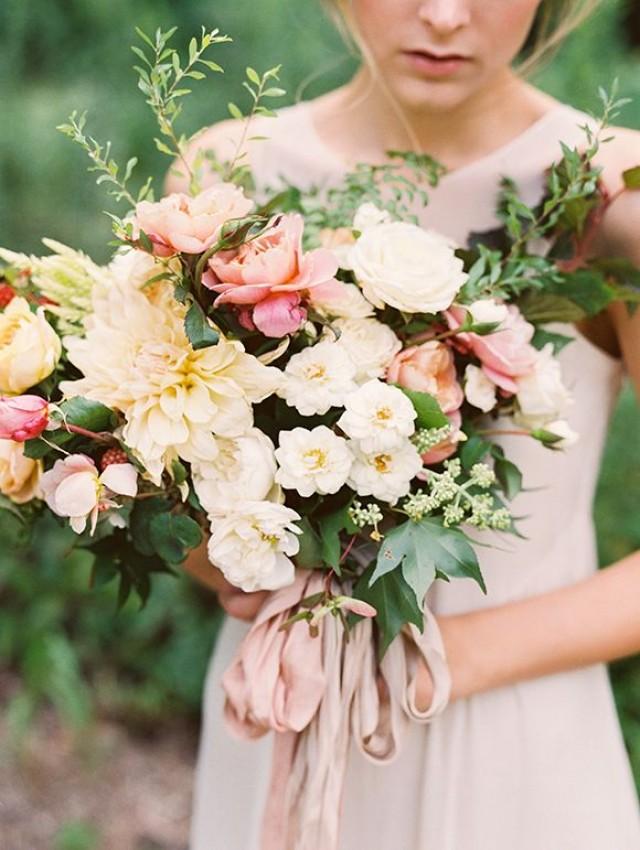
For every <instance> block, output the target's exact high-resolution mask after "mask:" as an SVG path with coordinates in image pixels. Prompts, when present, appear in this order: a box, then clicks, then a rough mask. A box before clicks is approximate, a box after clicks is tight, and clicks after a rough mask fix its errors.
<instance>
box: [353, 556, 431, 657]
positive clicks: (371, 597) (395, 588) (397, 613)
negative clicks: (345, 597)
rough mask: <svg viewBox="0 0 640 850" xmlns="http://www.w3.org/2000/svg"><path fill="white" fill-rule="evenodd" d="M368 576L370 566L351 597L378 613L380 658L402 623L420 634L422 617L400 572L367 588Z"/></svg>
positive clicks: (386, 576)
mask: <svg viewBox="0 0 640 850" xmlns="http://www.w3.org/2000/svg"><path fill="white" fill-rule="evenodd" d="M372 573H373V565H371V566H370V567H368V568H367V569H366V570H365V571H364V573H363V574H362V575H361V576H360V578H359V579H358V581H357V582H356V584H355V586H354V588H353V596H354V597H355V598H356V599H362V600H363V601H364V602H368V603H369V604H370V605H373V607H374V608H375V609H376V611H377V612H378V613H377V614H376V618H375V623H376V625H377V627H378V629H379V637H380V639H379V641H378V655H379V657H380V658H382V656H383V655H384V654H385V652H386V651H387V649H388V648H389V645H390V643H391V641H392V640H393V639H394V638H395V637H396V636H397V635H398V634H399V633H400V630H401V629H402V627H403V626H404V625H405V623H413V624H414V625H415V626H417V627H418V628H419V629H420V631H422V630H423V628H424V615H423V613H422V609H421V608H420V606H419V605H418V602H417V600H416V595H415V593H414V592H413V590H412V589H411V587H409V585H408V584H407V582H406V581H405V580H404V578H403V576H402V573H401V572H400V570H394V571H393V572H389V573H386V574H385V575H383V576H381V577H380V579H379V580H378V581H376V582H375V584H374V585H373V586H370V580H371V576H372Z"/></svg>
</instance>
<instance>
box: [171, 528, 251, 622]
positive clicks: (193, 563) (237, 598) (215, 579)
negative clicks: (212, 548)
mask: <svg viewBox="0 0 640 850" xmlns="http://www.w3.org/2000/svg"><path fill="white" fill-rule="evenodd" d="M183 567H184V569H185V571H186V572H188V573H189V575H191V576H193V578H195V579H196V580H197V581H199V582H200V584H203V585H204V586H205V587H208V588H209V590H213V591H214V592H215V593H217V594H218V601H219V602H220V605H221V606H222V607H223V608H224V610H225V611H226V612H227V614H229V615H230V616H231V617H237V618H238V619H239V620H245V621H246V622H251V621H252V620H253V619H255V616H256V614H257V613H258V611H259V610H260V607H261V606H262V603H263V602H264V600H265V598H266V596H267V593H268V591H266V590H259V591H257V592H256V593H245V591H244V590H240V588H238V587H235V586H234V585H233V584H230V583H229V582H228V581H227V580H226V578H225V577H224V576H223V575H222V573H221V572H220V570H219V569H218V568H217V567H214V566H213V564H212V563H211V562H210V561H209V557H208V555H207V545H206V543H203V544H202V545H201V546H199V547H198V548H197V549H192V550H191V552H190V553H189V555H188V557H187V560H186V561H185V562H184V564H183Z"/></svg>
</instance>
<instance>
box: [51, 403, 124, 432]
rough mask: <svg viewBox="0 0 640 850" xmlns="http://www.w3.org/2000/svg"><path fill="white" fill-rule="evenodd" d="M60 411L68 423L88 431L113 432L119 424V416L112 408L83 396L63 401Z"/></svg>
mask: <svg viewBox="0 0 640 850" xmlns="http://www.w3.org/2000/svg"><path fill="white" fill-rule="evenodd" d="M60 409H61V410H62V411H63V413H64V417H65V419H66V421H67V422H69V423H70V424H71V425H78V426H79V427H80V428H86V429H87V430H88V431H112V430H113V429H114V428H115V427H116V425H117V424H118V417H117V414H116V413H115V412H114V411H113V410H111V408H110V407H107V406H106V405H104V404H101V403H100V402H99V401H92V400H91V399H88V398H83V397H82V396H75V397H74V398H70V399H67V401H63V402H62V404H61V405H60Z"/></svg>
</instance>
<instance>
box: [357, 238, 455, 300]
mask: <svg viewBox="0 0 640 850" xmlns="http://www.w3.org/2000/svg"><path fill="white" fill-rule="evenodd" d="M350 260H351V266H352V269H353V272H354V274H355V277H356V280H357V281H358V283H359V284H360V286H361V287H362V291H363V292H364V294H365V297H366V298H367V299H368V300H369V301H371V303H372V304H374V305H375V306H376V307H383V306H384V305H385V304H388V305H390V306H391V307H396V308H397V309H398V310H402V311H403V312H405V313H437V312H439V311H440V310H446V309H447V307H449V306H450V305H451V303H452V302H453V300H454V298H455V296H456V295H457V293H458V291H459V290H460V288H461V287H462V285H463V284H464V283H465V281H466V280H467V275H466V273H465V272H464V271H463V263H462V260H460V259H459V258H458V257H456V255H455V253H454V246H453V245H452V243H451V242H450V241H449V240H448V239H446V238H445V237H444V236H442V235H441V234H439V233H436V232H435V231H433V230H424V229H423V228H422V227H418V226H417V225H415V224H409V223H407V222H403V221H392V222H385V223H383V224H378V225H375V226H373V227H369V228H367V229H366V230H365V231H364V232H363V233H362V235H361V236H360V238H359V239H358V240H357V242H356V244H355V245H354V246H353V248H352V249H351V254H350Z"/></svg>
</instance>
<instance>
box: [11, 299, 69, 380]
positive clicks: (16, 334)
mask: <svg viewBox="0 0 640 850" xmlns="http://www.w3.org/2000/svg"><path fill="white" fill-rule="evenodd" d="M61 352H62V346H61V343H60V338H59V336H58V335H57V334H56V332H55V331H54V330H53V328H52V327H51V325H50V324H49V322H47V320H46V318H45V315H44V310H43V308H42V307H39V308H38V310H37V312H35V313H32V312H31V310H30V308H29V303H28V302H27V301H26V299H24V298H14V299H13V300H12V301H11V303H10V304H9V305H8V306H7V308H6V309H5V311H4V312H3V313H0V392H2V393H12V394H18V393H23V392H24V391H25V390H28V389H29V388H30V387H33V386H35V385H36V384H39V383H40V381H43V380H44V379H45V378H47V377H48V376H49V375H50V374H51V373H52V372H53V370H54V369H55V368H56V365H57V363H58V360H59V359H60V354H61Z"/></svg>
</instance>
